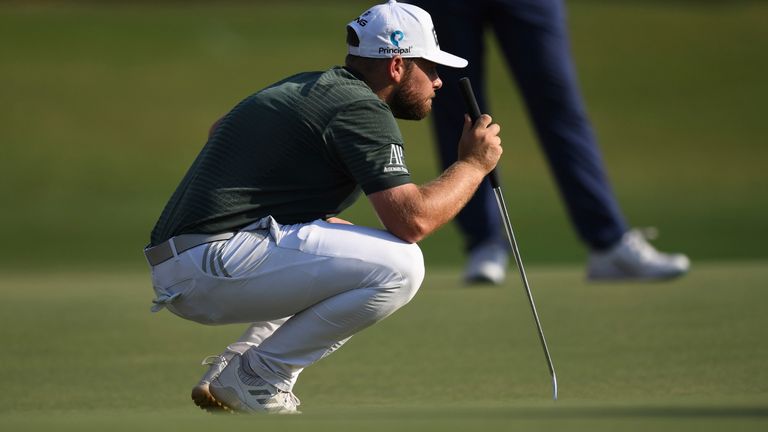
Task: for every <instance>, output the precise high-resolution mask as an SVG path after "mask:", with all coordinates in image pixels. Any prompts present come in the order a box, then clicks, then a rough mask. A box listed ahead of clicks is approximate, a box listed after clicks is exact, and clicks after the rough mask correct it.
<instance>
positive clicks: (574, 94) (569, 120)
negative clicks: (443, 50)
mask: <svg viewBox="0 0 768 432" xmlns="http://www.w3.org/2000/svg"><path fill="white" fill-rule="evenodd" d="M492 3H493V4H494V6H493V11H492V13H490V14H489V15H488V16H489V18H490V20H491V22H492V25H493V28H494V31H495V33H496V35H497V37H498V39H499V45H500V46H501V47H502V50H503V52H504V55H505V56H506V59H507V61H508V63H509V65H510V67H511V69H512V71H513V73H514V75H515V79H516V80H517V83H518V86H519V88H520V91H521V93H522V95H523V98H524V99H525V103H526V106H527V107H528V112H529V115H530V117H531V120H532V122H533V125H534V128H535V130H536V133H537V135H538V138H539V142H540V143H541V145H542V147H543V149H544V152H545V154H546V156H547V159H548V161H549V165H550V167H551V169H552V171H553V173H554V176H555V179H556V181H557V185H558V187H559V189H560V193H561V195H562V197H563V199H564V200H565V203H566V207H567V209H568V213H569V215H570V218H571V221H572V222H573V224H574V226H575V227H576V230H577V231H578V233H579V235H580V237H581V238H582V240H583V241H584V242H586V243H587V244H588V245H589V246H590V247H591V248H593V249H604V248H606V247H609V246H611V245H613V244H614V243H615V242H617V241H618V240H619V239H620V238H621V236H622V235H623V234H624V232H625V231H626V230H627V226H626V223H625V221H624V217H623V216H622V214H621V211H620V209H619V206H618V203H617V202H616V199H615V196H614V194H613V191H612V190H611V187H610V184H609V182H608V179H607V176H606V174H605V170H604V167H603V161H602V156H601V154H600V150H599V149H598V147H597V143H596V140H595V136H594V134H593V132H592V128H591V126H590V123H589V120H588V118H587V115H586V112H585V109H584V104H583V102H582V99H581V95H580V93H579V90H578V84H577V80H576V73H575V70H574V66H573V62H572V60H571V54H570V46H569V43H568V34H567V28H566V23H565V16H564V15H565V11H564V5H563V2H562V0H497V1H493V2H492Z"/></svg>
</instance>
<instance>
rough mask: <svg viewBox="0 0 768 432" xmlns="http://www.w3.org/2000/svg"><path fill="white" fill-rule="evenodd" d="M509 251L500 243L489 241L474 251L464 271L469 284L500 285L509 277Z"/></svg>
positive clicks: (470, 254)
mask: <svg viewBox="0 0 768 432" xmlns="http://www.w3.org/2000/svg"><path fill="white" fill-rule="evenodd" d="M508 262H509V251H508V250H507V248H506V247H505V246H504V245H502V244H500V243H499V242H498V241H487V242H485V243H481V244H480V245H478V246H476V247H475V248H474V249H472V250H471V251H470V253H469V257H468V259H467V265H466V267H465V269H464V281H465V282H466V283H468V284H483V283H486V284H496V285H498V284H500V283H502V282H504V278H505V277H506V276H507V264H508Z"/></svg>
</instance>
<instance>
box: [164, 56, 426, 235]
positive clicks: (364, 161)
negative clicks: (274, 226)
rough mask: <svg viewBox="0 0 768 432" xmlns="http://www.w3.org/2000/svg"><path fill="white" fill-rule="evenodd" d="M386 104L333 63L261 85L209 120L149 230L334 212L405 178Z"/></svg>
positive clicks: (202, 229)
mask: <svg viewBox="0 0 768 432" xmlns="http://www.w3.org/2000/svg"><path fill="white" fill-rule="evenodd" d="M410 182H411V178H410V174H409V172H408V169H407V168H406V165H405V161H404V158H403V138H402V135H401V134H400V129H399V128H398V126H397V123H396V121H395V119H394V117H393V115H392V112H391V111H390V109H389V107H388V106H387V105H386V104H385V103H384V102H382V101H381V100H380V99H379V98H378V97H377V96H376V95H375V94H374V93H373V92H372V91H371V89H370V88H369V87H368V85H366V84H365V82H363V81H361V80H360V79H358V78H357V77H355V75H353V74H352V73H350V72H349V71H347V70H346V69H344V68H340V67H336V68H333V69H330V70H328V71H326V72H308V73H303V74H299V75H295V76H292V77H289V78H287V79H285V80H283V81H280V82H278V83H276V84H274V85H272V86H270V87H267V88H266V89H264V90H261V91H259V92H257V93H255V94H253V95H251V96H249V97H248V98H246V99H245V100H243V101H242V102H240V103H239V104H238V105H237V106H236V107H235V108H234V109H232V111H230V112H229V113H228V114H227V115H226V116H225V117H224V118H223V119H222V120H221V122H220V123H219V124H218V126H217V127H216V130H215V131H214V133H213V135H212V136H211V137H210V138H209V140H208V142H207V143H206V145H205V146H204V147H203V149H202V151H201V152H200V154H199V155H198V156H197V158H196V159H195V161H194V163H193V164H192V167H191V168H190V169H189V171H188V172H187V174H186V175H185V176H184V178H183V180H182V181H181V184H180V185H179V186H178V188H177V189H176V191H175V192H174V194H173V196H172V197H171V199H170V201H169V202H168V204H167V205H166V207H165V209H164V210H163V213H162V215H161V216H160V219H159V220H158V221H157V224H156V225H155V228H154V229H153V230H152V238H151V243H152V245H156V244H159V243H161V242H163V241H165V240H167V239H168V238H170V237H173V236H175V235H179V234H184V233H217V232H224V231H234V230H237V229H239V228H242V227H244V226H246V225H248V224H250V223H252V222H254V221H256V220H258V219H261V218H262V217H265V216H268V215H271V216H273V217H274V218H275V219H276V220H277V222H279V223H281V224H294V223H301V222H309V221H312V220H315V219H322V218H326V217H330V216H334V215H336V214H338V213H340V212H341V211H342V210H344V209H345V208H347V207H349V206H350V205H351V204H352V203H353V202H354V201H355V200H356V199H357V197H358V195H359V191H360V189H362V190H363V191H364V192H365V193H366V194H371V193H373V192H378V191H381V190H384V189H388V188H391V187H394V186H399V185H402V184H405V183H410Z"/></svg>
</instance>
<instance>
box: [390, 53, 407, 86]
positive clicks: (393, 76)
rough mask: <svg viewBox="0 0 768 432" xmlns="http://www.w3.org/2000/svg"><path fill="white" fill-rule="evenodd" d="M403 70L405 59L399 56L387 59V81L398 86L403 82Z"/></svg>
mask: <svg viewBox="0 0 768 432" xmlns="http://www.w3.org/2000/svg"><path fill="white" fill-rule="evenodd" d="M405 69H406V68H405V59H404V58H402V57H401V56H399V55H396V56H394V57H392V58H391V59H389V63H387V72H388V75H389V79H390V80H392V81H394V82H395V84H400V82H401V81H402V80H403V78H404V77H405Z"/></svg>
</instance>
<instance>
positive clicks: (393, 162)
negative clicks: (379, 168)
mask: <svg viewBox="0 0 768 432" xmlns="http://www.w3.org/2000/svg"><path fill="white" fill-rule="evenodd" d="M384 172H385V173H391V172H403V173H406V174H408V167H406V166H405V156H404V155H403V147H402V146H399V145H397V144H392V146H391V147H390V150H389V163H388V164H386V165H384Z"/></svg>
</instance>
